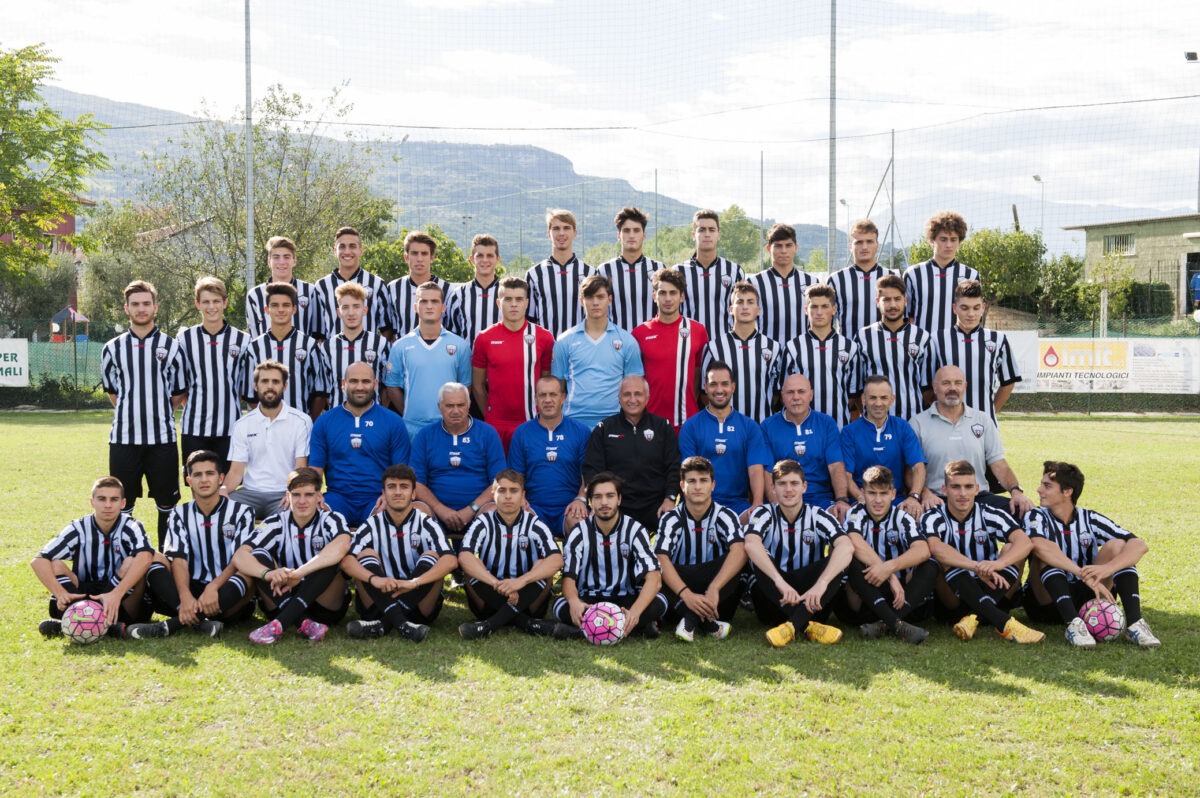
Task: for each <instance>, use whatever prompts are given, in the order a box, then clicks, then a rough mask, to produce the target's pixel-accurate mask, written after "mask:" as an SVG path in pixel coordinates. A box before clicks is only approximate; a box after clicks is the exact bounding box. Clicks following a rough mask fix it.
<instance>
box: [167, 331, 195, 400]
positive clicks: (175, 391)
mask: <svg viewBox="0 0 1200 798" xmlns="http://www.w3.org/2000/svg"><path fill="white" fill-rule="evenodd" d="M168 340H169V341H170V342H171V343H170V347H171V385H170V389H171V396H180V395H182V394H185V393H187V389H188V385H190V384H191V382H192V367H191V363H190V362H189V361H188V359H187V357H186V356H185V355H184V348H183V344H182V343H180V342H179V341H177V340H176V339H174V338H168Z"/></svg>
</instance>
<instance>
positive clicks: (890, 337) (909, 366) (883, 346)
mask: <svg viewBox="0 0 1200 798" xmlns="http://www.w3.org/2000/svg"><path fill="white" fill-rule="evenodd" d="M878 298H879V315H880V316H881V317H882V319H881V320H880V321H877V322H875V323H874V324H871V325H869V326H867V327H863V328H862V329H861V330H859V331H858V348H859V357H858V377H857V379H856V393H857V392H859V391H861V390H862V383H863V381H864V380H866V378H867V377H868V376H870V375H872V374H882V375H883V376H885V377H887V378H888V382H889V383H891V386H892V390H893V391H894V392H895V395H896V407H895V410H894V411H893V412H895V414H896V415H897V416H899V417H900V418H902V419H904V420H905V421H908V420H910V419H911V418H912V417H913V416H915V415H916V414H917V413H920V412H921V411H922V410H924V409H925V406H926V405H927V404H929V401H930V399H931V398H932V397H933V392H932V390H931V388H930V386H931V385H932V384H933V372H934V368H933V361H934V353H933V339H932V338H930V336H929V333H927V332H925V330H922V329H920V328H918V327H914V326H913V325H912V324H909V322H908V318H907V315H908V314H907V313H906V312H905V309H904V303H905V296H904V281H903V280H901V279H900V278H899V277H897V276H896V275H894V274H889V275H887V276H885V277H884V278H883V279H881V280H880V281H879V294H878Z"/></svg>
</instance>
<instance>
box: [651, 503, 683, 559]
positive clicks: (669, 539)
mask: <svg viewBox="0 0 1200 798" xmlns="http://www.w3.org/2000/svg"><path fill="white" fill-rule="evenodd" d="M678 529H679V516H678V515H676V514H675V513H673V512H671V513H663V515H662V517H661V518H660V519H659V520H658V534H657V535H656V536H655V540H654V553H655V554H665V555H667V556H668V557H670V556H671V550H672V549H674V548H675V538H676V536H677V532H678Z"/></svg>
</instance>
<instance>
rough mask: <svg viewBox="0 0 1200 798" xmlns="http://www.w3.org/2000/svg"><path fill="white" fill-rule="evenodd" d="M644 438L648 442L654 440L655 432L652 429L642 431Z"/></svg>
mask: <svg viewBox="0 0 1200 798" xmlns="http://www.w3.org/2000/svg"><path fill="white" fill-rule="evenodd" d="M642 437H643V438H645V439H646V440H648V441H652V440H654V430H652V429H644V430H642Z"/></svg>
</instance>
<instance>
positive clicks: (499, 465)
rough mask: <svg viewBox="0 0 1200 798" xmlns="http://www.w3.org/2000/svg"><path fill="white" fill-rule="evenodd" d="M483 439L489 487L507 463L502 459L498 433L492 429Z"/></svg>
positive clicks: (502, 448)
mask: <svg viewBox="0 0 1200 798" xmlns="http://www.w3.org/2000/svg"><path fill="white" fill-rule="evenodd" d="M485 438H486V440H485V441H484V444H485V445H486V446H487V452H486V453H485V454H486V457H487V473H488V484H489V485H490V484H491V483H492V482H494V481H495V480H496V475H497V474H499V473H500V472H501V471H503V470H504V469H505V468H506V467H507V466H508V461H507V460H506V459H505V457H504V444H503V443H501V442H500V433H498V432H496V430H495V429H492V430H489V434H488V435H486V436H485Z"/></svg>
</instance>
